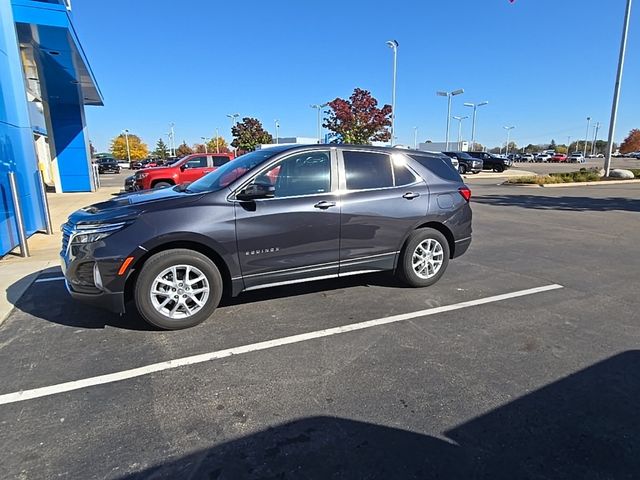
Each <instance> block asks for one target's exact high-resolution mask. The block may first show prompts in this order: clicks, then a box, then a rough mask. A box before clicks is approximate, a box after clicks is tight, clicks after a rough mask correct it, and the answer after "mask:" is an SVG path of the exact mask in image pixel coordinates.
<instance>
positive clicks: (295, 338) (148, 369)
mask: <svg viewBox="0 0 640 480" xmlns="http://www.w3.org/2000/svg"><path fill="white" fill-rule="evenodd" d="M558 288H563V287H562V285H558V284H553V285H545V286H543V287H536V288H529V289H527V290H519V291H517V292H511V293H504V294H501V295H494V296H491V297H485V298H479V299H477V300H470V301H468V302H460V303H454V304H453V305H445V306H442V307H435V308H428V309H426V310H418V311H417V312H410V313H403V314H400V315H393V316H391V317H383V318H377V319H375V320H368V321H366V322H360V323H352V324H350V325H343V326H341V327H333V328H327V329H325V330H317V331H315V332H309V333H302V334H299V335H292V336H290V337H283V338H277V339H274V340H267V341H264V342H258V343H252V344H249V345H243V346H240V347H233V348H227V349H225V350H218V351H217V352H210V353H202V354H200V355H192V356H190V357H183V358H177V359H175V360H168V361H165V362H159V363H153V364H151V365H146V366H144V367H138V368H132V369H131V370H123V371H121V372H115V373H109V374H106V375H98V376H96V377H90V378H85V379H82V380H74V381H71V382H65V383H59V384H57V385H51V386H48V387H41V388H34V389H31V390H22V391H20V392H14V393H6V394H4V395H0V405H5V404H8V403H16V402H22V401H25V400H32V399H34V398H40V397H46V396H49V395H55V394H58V393H63V392H70V391H72V390H79V389H81V388H87V387H94V386H96V385H103V384H105V383H111V382H119V381H121V380H127V379H129V378H135V377H141V376H143V375H149V374H150V373H154V372H161V371H163V370H169V369H172V368H178V367H184V366H187V365H195V364H197V363H203V362H209V361H211V360H217V359H220V358H225V357H230V356H232V355H241V354H243V353H249V352H256V351H259V350H267V349H269V348H275V347H281V346H283V345H291V344H293V343H299V342H305V341H307V340H313V339H315V338H322V337H330V336H332V335H338V334H340V333H347V332H353V331H356V330H364V329H366V328H371V327H377V326H379V325H388V324H390V323H396V322H402V321H405V320H411V319H413V318H418V317H426V316H429V315H435V314H437V313H444V312H451V311H453V310H460V309H462V308H469V307H475V306H477V305H484V304H487V303H494V302H500V301H502V300H508V299H510V298H516V297H523V296H526V295H533V294H536V293H542V292H548V291H550V290H556V289H558Z"/></svg>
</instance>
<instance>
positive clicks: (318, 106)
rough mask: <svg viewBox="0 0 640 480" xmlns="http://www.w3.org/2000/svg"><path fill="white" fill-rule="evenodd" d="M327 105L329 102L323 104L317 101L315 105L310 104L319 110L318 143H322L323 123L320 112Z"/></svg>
mask: <svg viewBox="0 0 640 480" xmlns="http://www.w3.org/2000/svg"><path fill="white" fill-rule="evenodd" d="M327 105H328V103H323V104H317V103H315V104H313V105H310V107H311V108H315V109H316V110H318V143H322V125H321V120H320V113H321V112H322V109H323V108H324V107H326V106H327Z"/></svg>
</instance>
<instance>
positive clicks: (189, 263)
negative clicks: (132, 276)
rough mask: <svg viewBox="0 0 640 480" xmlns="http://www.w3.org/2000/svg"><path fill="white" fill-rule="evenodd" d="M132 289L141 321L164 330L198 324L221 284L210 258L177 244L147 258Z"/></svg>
mask: <svg viewBox="0 0 640 480" xmlns="http://www.w3.org/2000/svg"><path fill="white" fill-rule="evenodd" d="M134 289H135V292H134V293H135V294H134V298H135V303H136V307H137V308H138V312H139V313H140V315H141V316H142V318H144V320H145V321H147V322H148V323H150V324H151V325H154V326H156V327H159V328H162V329H165V330H178V329H181V328H189V327H193V326H195V325H198V324H199V323H202V322H203V321H205V320H206V319H207V318H209V317H210V316H211V314H213V312H214V310H215V309H216V307H217V306H218V304H219V303H220V298H221V297H222V289H223V284H222V276H221V275H220V271H219V270H218V267H216V265H215V263H213V261H212V260H211V259H210V258H208V257H207V256H205V255H203V254H201V253H199V252H196V251H194V250H188V249H183V248H177V249H172V250H165V251H163V252H159V253H156V254H155V255H153V256H152V257H151V258H149V259H148V260H147V261H146V262H145V264H144V266H143V267H142V270H141V271H140V275H139V276H138V278H137V280H136V283H135V286H134Z"/></svg>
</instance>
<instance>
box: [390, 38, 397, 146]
mask: <svg viewBox="0 0 640 480" xmlns="http://www.w3.org/2000/svg"><path fill="white" fill-rule="evenodd" d="M387 46H388V47H389V48H390V49H392V50H393V87H392V91H391V146H392V147H393V140H394V135H395V128H396V76H397V69H398V41H397V40H389V41H388V42H387Z"/></svg>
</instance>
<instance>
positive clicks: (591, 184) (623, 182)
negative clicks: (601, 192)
mask: <svg viewBox="0 0 640 480" xmlns="http://www.w3.org/2000/svg"><path fill="white" fill-rule="evenodd" d="M628 183H640V179H633V180H601V181H599V182H571V183H549V184H547V185H534V184H530V183H507V182H504V183H501V185H505V186H508V187H529V188H561V187H603V186H605V185H626V184H628Z"/></svg>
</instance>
